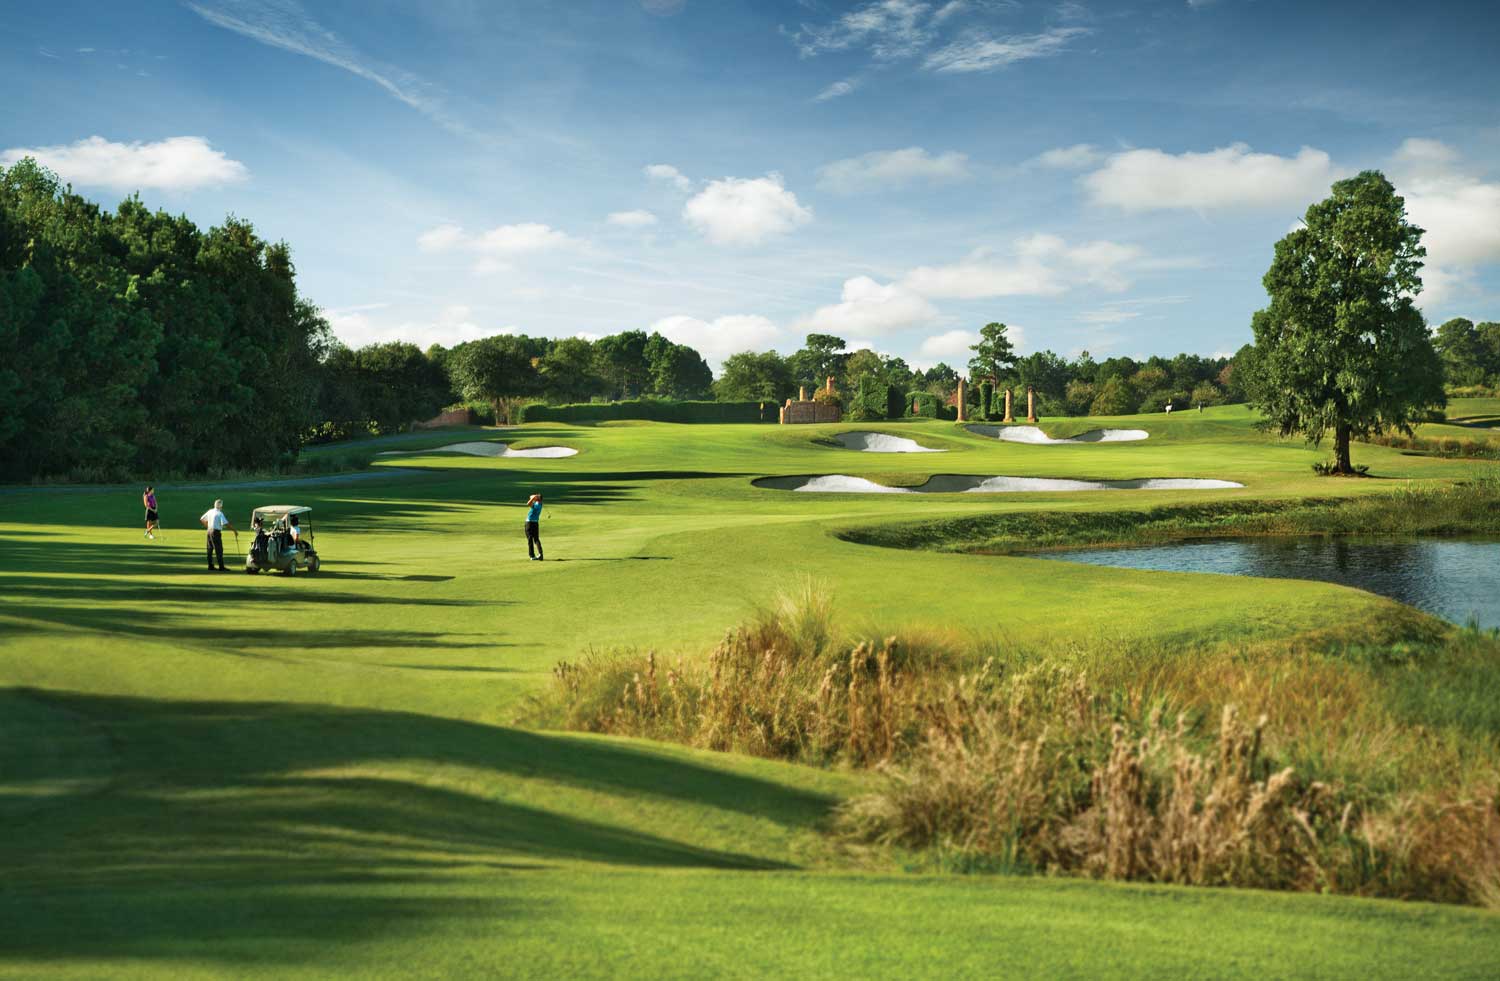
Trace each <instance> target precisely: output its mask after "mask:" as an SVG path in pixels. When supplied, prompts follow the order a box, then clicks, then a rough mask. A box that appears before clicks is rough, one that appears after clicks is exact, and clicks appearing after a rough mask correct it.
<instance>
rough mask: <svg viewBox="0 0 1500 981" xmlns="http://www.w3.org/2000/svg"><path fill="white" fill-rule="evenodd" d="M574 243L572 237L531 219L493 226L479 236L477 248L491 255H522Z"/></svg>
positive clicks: (547, 250)
mask: <svg viewBox="0 0 1500 981" xmlns="http://www.w3.org/2000/svg"><path fill="white" fill-rule="evenodd" d="M573 244H575V242H574V240H573V239H572V238H570V237H569V236H568V235H566V234H564V233H563V232H560V231H558V230H557V229H555V228H553V227H552V226H550V225H543V224H539V223H538V222H534V221H530V222H523V223H522V224H519V225H500V226H498V227H495V228H491V229H490V230H489V231H487V232H484V233H483V234H481V235H480V236H479V238H478V239H477V240H476V242H475V248H477V249H478V250H479V251H481V252H485V253H488V254H491V255H522V254H525V253H528V252H549V251H551V250H552V249H561V248H565V247H567V246H570V245H573Z"/></svg>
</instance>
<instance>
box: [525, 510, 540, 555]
mask: <svg viewBox="0 0 1500 981" xmlns="http://www.w3.org/2000/svg"><path fill="white" fill-rule="evenodd" d="M541 521H542V495H540V494H533V495H531V497H530V498H529V499H528V500H527V501H526V554H527V555H529V556H531V561H533V562H540V561H542V536H541ZM533 545H534V546H535V549H534V550H533V548H532V546H533Z"/></svg>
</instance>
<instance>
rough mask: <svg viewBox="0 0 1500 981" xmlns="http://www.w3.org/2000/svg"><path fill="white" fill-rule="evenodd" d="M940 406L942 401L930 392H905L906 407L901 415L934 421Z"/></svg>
mask: <svg viewBox="0 0 1500 981" xmlns="http://www.w3.org/2000/svg"><path fill="white" fill-rule="evenodd" d="M942 404H943V403H942V400H941V399H939V398H938V397H937V396H936V395H933V394H932V393H931V392H907V393H906V407H905V411H904V413H903V414H904V415H909V416H922V417H924V418H927V419H936V418H938V415H939V412H938V410H939V409H940V408H941V407H942Z"/></svg>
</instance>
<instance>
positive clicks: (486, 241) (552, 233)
mask: <svg viewBox="0 0 1500 981" xmlns="http://www.w3.org/2000/svg"><path fill="white" fill-rule="evenodd" d="M584 244H585V243H583V242H581V241H580V240H578V239H575V238H573V237H572V236H570V235H568V234H566V233H565V232H561V231H558V230H557V229H555V228H553V227H552V226H550V225H543V224H541V223H539V222H522V223H520V224H516V225H498V226H496V227H494V228H491V229H489V230H488V231H484V232H479V233H477V234H474V233H470V232H467V231H465V230H464V229H463V227H462V226H460V225H454V224H451V223H448V224H442V225H438V226H436V227H434V228H429V229H428V230H427V231H425V232H423V233H422V234H421V235H418V236H417V248H418V249H420V250H421V251H423V252H438V253H443V252H466V253H471V254H473V255H476V256H478V259H477V260H476V261H475V263H474V272H476V273H479V274H481V275H489V274H491V273H497V272H504V271H506V270H509V269H510V268H512V267H511V260H513V259H516V258H519V257H521V256H525V255H535V254H537V253H542V252H552V251H555V250H558V249H565V248H577V247H580V246H582V245H584Z"/></svg>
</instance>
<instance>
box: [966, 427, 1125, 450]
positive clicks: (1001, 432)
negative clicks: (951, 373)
mask: <svg viewBox="0 0 1500 981" xmlns="http://www.w3.org/2000/svg"><path fill="white" fill-rule="evenodd" d="M969 431H970V432H973V433H978V434H979V435H981V436H988V437H989V438H990V439H1002V440H1004V441H1005V442H1007V443H1030V444H1032V445H1035V446H1045V445H1049V444H1057V443H1133V442H1135V441H1136V440H1141V439H1146V438H1148V437H1149V436H1150V435H1151V434H1150V433H1148V432H1146V430H1144V429H1091V430H1089V431H1088V432H1086V433H1079V434H1078V435H1077V436H1067V437H1064V438H1062V439H1054V438H1053V437H1051V436H1048V435H1047V434H1046V433H1044V432H1042V431H1041V429H1039V428H1038V427H1036V426H970V427H969Z"/></svg>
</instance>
